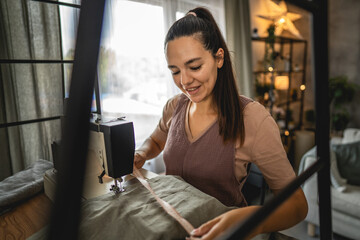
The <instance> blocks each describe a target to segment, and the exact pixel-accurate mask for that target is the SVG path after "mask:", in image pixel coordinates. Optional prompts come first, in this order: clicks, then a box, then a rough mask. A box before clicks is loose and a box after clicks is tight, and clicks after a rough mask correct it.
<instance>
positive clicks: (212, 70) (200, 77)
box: [165, 36, 224, 103]
mask: <svg viewBox="0 0 360 240" xmlns="http://www.w3.org/2000/svg"><path fill="white" fill-rule="evenodd" d="M165 53H166V59H167V62H168V67H169V69H170V71H171V73H172V75H173V79H174V82H175V84H176V86H178V88H180V90H181V91H182V92H183V93H185V94H186V95H187V96H188V98H189V99H190V100H191V101H192V102H194V103H199V102H202V101H205V100H207V99H211V97H212V91H213V89H214V86H215V83H216V79H217V69H218V68H221V67H222V64H223V59H224V50H223V49H221V48H219V50H218V52H217V53H216V58H215V57H214V56H213V55H212V54H211V52H210V51H208V50H206V49H205V48H204V47H203V45H202V43H201V42H200V41H199V40H197V39H195V38H194V37H192V36H189V37H180V38H177V39H175V40H172V41H169V42H168V43H167V47H166V50H165Z"/></svg>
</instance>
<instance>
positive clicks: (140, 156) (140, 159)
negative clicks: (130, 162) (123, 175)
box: [134, 151, 146, 169]
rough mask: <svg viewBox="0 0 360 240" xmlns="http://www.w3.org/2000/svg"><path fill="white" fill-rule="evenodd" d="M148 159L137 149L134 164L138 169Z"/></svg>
mask: <svg viewBox="0 0 360 240" xmlns="http://www.w3.org/2000/svg"><path fill="white" fill-rule="evenodd" d="M145 161H146V158H145V156H144V153H143V152H141V151H135V154H134V165H135V167H136V168H137V169H140V168H141V167H142V166H143V165H144V163H145Z"/></svg>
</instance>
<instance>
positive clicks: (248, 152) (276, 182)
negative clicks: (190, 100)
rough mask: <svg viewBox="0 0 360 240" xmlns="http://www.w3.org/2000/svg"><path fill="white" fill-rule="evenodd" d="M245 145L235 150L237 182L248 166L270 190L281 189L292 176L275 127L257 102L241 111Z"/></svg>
mask: <svg viewBox="0 0 360 240" xmlns="http://www.w3.org/2000/svg"><path fill="white" fill-rule="evenodd" d="M244 125H245V141H244V144H243V146H241V147H240V142H239V141H238V142H237V143H236V146H235V174H236V177H237V179H238V180H239V181H240V180H241V179H242V178H243V177H244V176H246V174H247V173H246V167H247V164H248V163H249V162H253V163H255V164H256V165H257V166H258V167H259V169H260V170H261V172H262V174H263V176H264V178H265V180H266V182H267V184H268V185H269V187H270V189H273V190H278V189H282V188H283V187H285V186H286V185H287V184H288V183H289V182H290V181H291V180H293V179H294V178H295V172H294V170H293V168H292V166H291V164H290V162H289V160H288V158H287V155H286V152H285V150H284V147H283V145H282V142H281V138H280V132H279V127H278V126H277V124H276V123H275V121H274V119H273V118H272V117H271V115H270V114H269V112H268V111H267V110H266V109H265V108H264V107H263V106H262V105H261V104H259V103H258V102H252V103H249V104H248V105H247V106H246V107H245V109H244Z"/></svg>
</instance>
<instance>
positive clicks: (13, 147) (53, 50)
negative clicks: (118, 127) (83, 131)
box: [0, 0, 62, 180]
mask: <svg viewBox="0 0 360 240" xmlns="http://www.w3.org/2000/svg"><path fill="white" fill-rule="evenodd" d="M0 22H1V24H0V26H1V29H0V49H1V50H0V58H1V59H27V60H30V59H33V60H34V59H37V60H40V59H41V60H46V59H57V60H58V59H60V58H61V54H60V38H59V36H60V31H59V18H58V8H57V6H56V5H53V4H44V3H39V2H35V1H27V0H20V1H13V0H1V1H0ZM0 68H1V70H0V88H1V89H0V90H1V91H0V94H1V95H0V106H1V111H0V121H1V123H11V122H17V121H25V120H33V119H39V118H47V117H53V116H59V115H60V114H61V112H62V71H61V65H60V64H1V66H0ZM59 137H60V121H59V120H55V121H49V122H42V123H32V124H26V125H21V126H17V127H7V128H2V129H0V138H1V139H0V140H1V144H0V166H1V167H0V169H1V170H0V180H2V179H3V178H5V177H7V176H8V175H10V174H14V173H16V172H18V171H20V170H22V169H24V168H26V167H27V166H28V165H30V164H31V163H33V162H34V161H36V160H37V159H40V158H42V159H47V160H50V159H51V149H50V143H51V141H53V140H55V139H58V138H59Z"/></svg>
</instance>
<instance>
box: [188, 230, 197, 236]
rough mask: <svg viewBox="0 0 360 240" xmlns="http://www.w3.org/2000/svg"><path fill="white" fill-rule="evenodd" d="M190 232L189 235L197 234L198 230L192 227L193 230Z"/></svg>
mask: <svg viewBox="0 0 360 240" xmlns="http://www.w3.org/2000/svg"><path fill="white" fill-rule="evenodd" d="M190 234H191V235H196V234H198V230H197V229H194V230H192V231H191V233H190Z"/></svg>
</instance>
